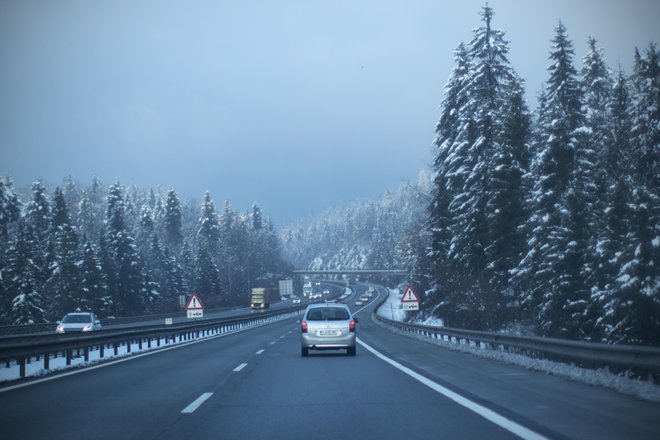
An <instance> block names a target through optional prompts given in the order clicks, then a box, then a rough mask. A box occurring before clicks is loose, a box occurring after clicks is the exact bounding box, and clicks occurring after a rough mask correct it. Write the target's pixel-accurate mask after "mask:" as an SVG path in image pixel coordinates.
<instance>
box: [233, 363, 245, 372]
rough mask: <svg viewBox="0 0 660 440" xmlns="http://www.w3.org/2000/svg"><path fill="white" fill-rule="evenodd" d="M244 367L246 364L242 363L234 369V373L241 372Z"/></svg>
mask: <svg viewBox="0 0 660 440" xmlns="http://www.w3.org/2000/svg"><path fill="white" fill-rule="evenodd" d="M245 367H247V364H245V363H243V364H241V365H239V366H238V367H236V368H234V371H241V370H242V369H243V368H245Z"/></svg>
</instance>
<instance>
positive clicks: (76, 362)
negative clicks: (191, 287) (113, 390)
mask: <svg viewBox="0 0 660 440" xmlns="http://www.w3.org/2000/svg"><path fill="white" fill-rule="evenodd" d="M299 313H300V312H293V313H287V314H284V315H279V316H278V317H273V319H272V320H270V321H268V322H266V323H263V324H258V325H247V326H244V327H241V328H239V329H237V330H227V331H223V332H221V333H212V334H209V335H206V336H200V337H199V338H195V339H193V340H192V341H191V340H186V339H177V341H176V342H172V341H165V340H164V339H161V343H160V346H156V342H155V341H152V342H151V348H147V343H146V342H143V343H142V348H140V346H139V344H138V343H137V342H134V343H132V344H131V350H130V352H129V351H128V350H127V346H126V345H122V346H121V347H119V348H118V350H117V355H115V354H114V349H113V348H107V347H106V348H105V350H104V355H103V357H101V355H100V350H99V349H98V347H96V349H92V350H90V351H89V361H85V358H84V356H83V351H82V350H80V353H77V352H76V350H74V355H75V357H74V358H73V359H72V360H71V365H66V358H65V357H64V356H63V355H62V354H61V353H60V356H58V357H51V358H50V361H49V364H50V365H49V368H48V370H45V369H44V359H43V357H40V358H39V360H35V359H34V358H33V359H32V360H31V362H30V363H28V364H26V365H25V376H26V377H41V376H47V375H50V374H53V373H56V372H60V371H63V370H73V369H77V368H82V367H88V366H92V365H94V364H98V363H101V362H107V361H116V360H119V359H121V358H126V357H129V356H133V355H136V354H142V353H145V352H148V351H157V350H163V349H165V348H173V347H175V346H177V345H181V346H183V345H189V344H192V343H196V342H199V341H201V340H204V339H209V338H213V337H218V336H223V335H228V334H232V333H238V332H241V331H244V330H249V329H251V328H254V327H258V326H261V325H268V324H271V323H272V322H274V321H279V320H282V319H285V318H289V317H291V316H292V315H296V314H299ZM18 379H20V370H19V366H18V364H17V363H16V362H15V361H13V362H11V364H10V365H9V367H6V366H5V364H4V363H2V364H0V383H2V382H8V381H13V380H18Z"/></svg>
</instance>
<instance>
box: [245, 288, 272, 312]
mask: <svg viewBox="0 0 660 440" xmlns="http://www.w3.org/2000/svg"><path fill="white" fill-rule="evenodd" d="M273 295H274V292H273V291H272V290H271V289H267V288H265V287H255V288H254V289H252V291H251V292H250V308H251V309H267V308H268V307H270V303H271V302H272V301H273Z"/></svg>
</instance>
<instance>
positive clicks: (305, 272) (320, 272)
mask: <svg viewBox="0 0 660 440" xmlns="http://www.w3.org/2000/svg"><path fill="white" fill-rule="evenodd" d="M293 273H294V274H295V275H319V276H322V275H394V276H396V275H399V276H404V275H407V274H408V272H407V271H405V270H403V269H346V270H303V269H297V270H294V271H293Z"/></svg>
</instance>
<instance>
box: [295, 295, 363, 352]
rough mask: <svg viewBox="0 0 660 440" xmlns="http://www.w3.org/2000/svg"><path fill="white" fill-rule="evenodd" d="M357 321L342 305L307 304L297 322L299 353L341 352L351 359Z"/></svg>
mask: <svg viewBox="0 0 660 440" xmlns="http://www.w3.org/2000/svg"><path fill="white" fill-rule="evenodd" d="M357 322H358V320H357V318H354V317H353V315H352V314H351V310H350V309H349V308H348V306H347V305H346V304H338V303H324V304H310V305H308V306H307V309H306V310H305V315H304V317H303V319H302V321H301V322H300V344H301V348H300V353H301V355H302V356H308V355H309V350H342V349H345V350H346V353H347V354H348V355H349V356H355V331H356V324H357Z"/></svg>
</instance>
